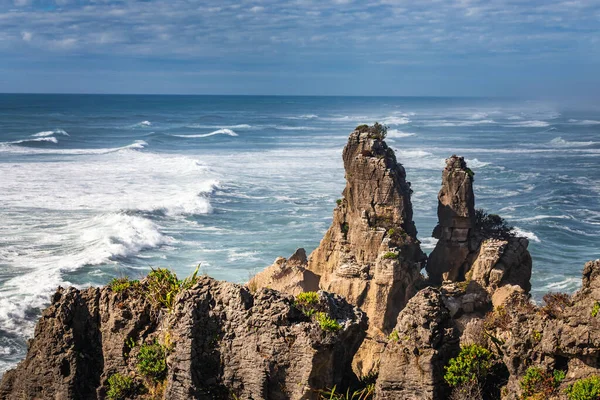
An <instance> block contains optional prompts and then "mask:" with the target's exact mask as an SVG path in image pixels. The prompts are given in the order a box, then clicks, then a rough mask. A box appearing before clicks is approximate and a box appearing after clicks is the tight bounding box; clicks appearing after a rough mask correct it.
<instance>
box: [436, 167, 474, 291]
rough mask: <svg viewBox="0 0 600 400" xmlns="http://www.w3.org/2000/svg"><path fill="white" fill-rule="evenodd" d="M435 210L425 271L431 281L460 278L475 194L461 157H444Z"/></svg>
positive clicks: (472, 223)
mask: <svg viewBox="0 0 600 400" xmlns="http://www.w3.org/2000/svg"><path fill="white" fill-rule="evenodd" d="M437 213H438V221H439V222H438V225H437V226H436V227H435V229H434V230H433V237H435V238H436V239H438V242H437V245H436V246H435V249H434V250H433V251H432V252H431V255H430V256H429V260H428V261H427V273H428V274H429V277H430V279H431V281H432V282H433V283H441V282H442V280H450V281H456V280H461V279H464V273H465V268H466V265H465V264H466V261H467V257H468V255H469V252H470V249H469V243H470V239H471V238H472V236H473V233H474V232H473V231H474V228H475V195H474V194H473V172H472V171H471V170H470V169H469V168H467V164H466V163H465V159H464V158H463V157H457V156H452V157H450V158H448V159H447V160H446V168H444V171H443V172H442V188H441V189H440V192H439V194H438V211H437Z"/></svg>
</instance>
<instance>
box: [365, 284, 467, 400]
mask: <svg viewBox="0 0 600 400" xmlns="http://www.w3.org/2000/svg"><path fill="white" fill-rule="evenodd" d="M458 351H459V335H458V330H457V329H456V327H455V322H454V321H453V320H452V318H451V316H450V312H449V310H448V309H447V308H446V306H445V305H444V299H443V296H442V294H441V293H440V292H439V291H438V290H436V289H432V288H427V289H423V290H421V291H420V292H419V293H418V294H417V295H416V296H415V297H413V298H412V299H411V300H410V301H409V302H408V305H407V306H406V308H405V309H404V310H402V312H400V315H399V316H398V322H397V324H396V328H395V329H394V331H393V333H392V335H390V338H389V342H388V344H387V346H386V348H385V351H384V352H383V355H382V357H381V364H380V368H379V377H378V379H377V385H376V389H375V393H376V399H378V400H383V399H386V400H387V399H389V400H394V399H414V400H420V399H422V400H437V399H445V398H446V395H447V393H448V391H449V388H448V387H447V386H446V384H445V382H444V372H445V371H444V366H445V365H446V364H447V363H448V361H449V360H450V358H452V357H454V356H456V354H458Z"/></svg>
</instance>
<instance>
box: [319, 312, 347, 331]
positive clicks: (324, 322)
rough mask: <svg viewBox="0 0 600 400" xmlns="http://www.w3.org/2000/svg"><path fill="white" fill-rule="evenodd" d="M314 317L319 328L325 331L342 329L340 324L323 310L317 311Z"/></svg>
mask: <svg viewBox="0 0 600 400" xmlns="http://www.w3.org/2000/svg"><path fill="white" fill-rule="evenodd" d="M315 319H316V320H317V322H318V323H319V326H320V327H321V329H323V330H324V331H326V332H336V331H339V330H340V329H342V325H340V324H339V322H337V321H336V320H335V319H333V318H331V317H330V316H329V315H327V314H326V313H324V312H318V313H317V314H316V317H315Z"/></svg>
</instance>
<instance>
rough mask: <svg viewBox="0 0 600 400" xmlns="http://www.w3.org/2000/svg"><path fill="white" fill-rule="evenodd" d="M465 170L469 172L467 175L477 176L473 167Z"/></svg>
mask: <svg viewBox="0 0 600 400" xmlns="http://www.w3.org/2000/svg"><path fill="white" fill-rule="evenodd" d="M465 171H466V172H467V175H469V176H470V177H471V178H473V177H474V176H475V172H473V170H472V169H471V168H467V169H466V170H465Z"/></svg>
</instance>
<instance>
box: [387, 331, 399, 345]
mask: <svg viewBox="0 0 600 400" xmlns="http://www.w3.org/2000/svg"><path fill="white" fill-rule="evenodd" d="M388 339H389V340H391V341H394V342H398V341H400V335H398V331H397V330H395V329H394V330H393V331H392V333H390V335H389V336H388Z"/></svg>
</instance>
